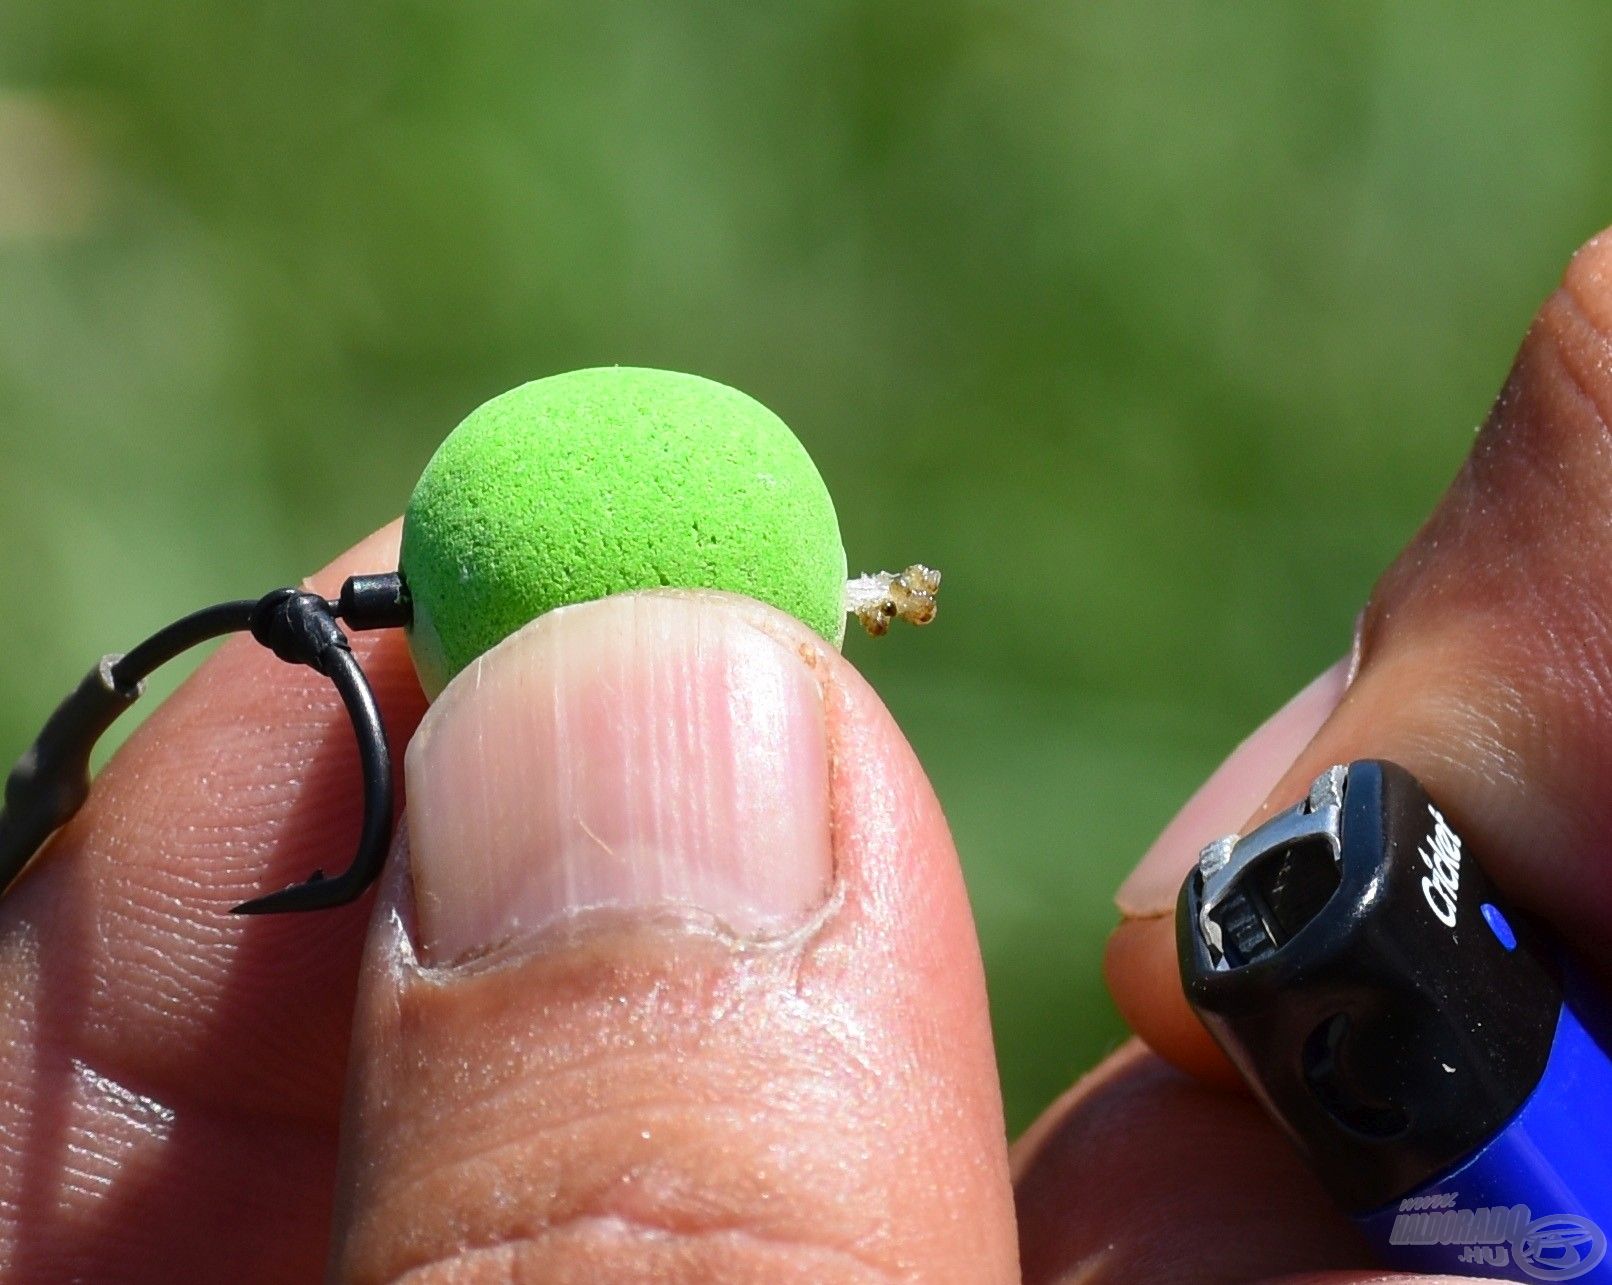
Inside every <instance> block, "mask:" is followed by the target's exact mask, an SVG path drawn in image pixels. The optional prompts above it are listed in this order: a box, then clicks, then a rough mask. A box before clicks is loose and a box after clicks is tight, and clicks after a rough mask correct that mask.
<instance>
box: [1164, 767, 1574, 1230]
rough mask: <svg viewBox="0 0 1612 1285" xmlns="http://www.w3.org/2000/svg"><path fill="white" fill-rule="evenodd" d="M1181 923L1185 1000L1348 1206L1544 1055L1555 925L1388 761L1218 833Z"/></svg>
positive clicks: (1472, 1128)
mask: <svg viewBox="0 0 1612 1285" xmlns="http://www.w3.org/2000/svg"><path fill="white" fill-rule="evenodd" d="M1176 928H1177V943H1178V948H1179V955H1180V960H1181V975H1182V982H1183V984H1184V986H1185V988H1186V993H1187V998H1188V1001H1189V1002H1190V1003H1191V1004H1192V1006H1193V1008H1194V1009H1195V1010H1196V1011H1197V1013H1198V1015H1199V1017H1200V1018H1201V1019H1202V1020H1203V1022H1204V1024H1205V1025H1206V1026H1207V1027H1208V1028H1209V1031H1210V1033H1211V1034H1212V1035H1213V1036H1214V1037H1215V1040H1216V1041H1217V1042H1218V1043H1219V1044H1220V1046H1221V1047H1222V1048H1223V1049H1224V1050H1225V1051H1226V1053H1227V1054H1228V1055H1229V1056H1230V1057H1231V1059H1232V1060H1233V1061H1234V1062H1235V1063H1236V1064H1237V1066H1238V1069H1239V1070H1240V1071H1241V1072H1242V1074H1243V1075H1244V1077H1245V1078H1246V1079H1247V1080H1248V1081H1249V1083H1250V1084H1251V1085H1252V1086H1253V1087H1254V1088H1255V1090H1256V1092H1258V1093H1259V1094H1260V1095H1261V1096H1262V1097H1263V1098H1264V1099H1265V1102H1266V1105H1267V1107H1268V1108H1269V1109H1270V1110H1271V1111H1272V1113H1273V1114H1274V1115H1275V1116H1276V1118H1277V1119H1278V1120H1279V1121H1280V1122H1281V1123H1282V1124H1283V1125H1284V1127H1285V1128H1286V1129H1287V1131H1288V1132H1289V1133H1290V1134H1291V1135H1292V1137H1293V1139H1294V1141H1295V1142H1296V1143H1297V1144H1298V1146H1299V1148H1300V1150H1301V1151H1303V1152H1304V1153H1305V1155H1306V1157H1307V1158H1308V1159H1309V1161H1310V1163H1311V1165H1312V1166H1313V1167H1314V1168H1315V1170H1316V1172H1317V1173H1318V1174H1319V1175H1320V1176H1321V1178H1322V1180H1323V1181H1324V1182H1325V1183H1326V1185H1327V1187H1328V1188H1329V1190H1330V1191H1331V1192H1332V1194H1333V1196H1334V1197H1335V1198H1336V1199H1337V1200H1338V1201H1339V1202H1340V1203H1341V1204H1342V1205H1343V1206H1344V1207H1345V1208H1346V1209H1349V1210H1353V1211H1365V1210H1371V1209H1375V1208H1377V1207H1379V1206H1383V1205H1385V1204H1387V1203H1388V1202H1390V1201H1392V1200H1395V1199H1397V1198H1399V1197H1400V1196H1402V1195H1404V1194H1405V1193H1407V1192H1410V1191H1412V1190H1413V1189H1415V1188H1417V1187H1418V1186H1420V1185H1421V1184H1422V1183H1423V1182H1425V1181H1426V1180H1428V1179H1429V1178H1431V1177H1433V1176H1434V1175H1436V1174H1438V1173H1440V1172H1441V1171H1443V1170H1445V1169H1446V1168H1448V1167H1449V1166H1450V1165H1451V1164H1452V1163H1453V1162H1455V1161H1457V1160H1459V1159H1461V1158H1462V1157H1464V1156H1466V1155H1468V1154H1469V1153H1470V1152H1471V1151H1472V1150H1473V1149H1474V1148H1475V1147H1477V1146H1479V1145H1481V1144H1482V1143H1483V1142H1485V1141H1486V1140H1487V1139H1488V1138H1490V1137H1491V1136H1492V1135H1493V1134H1494V1133H1495V1131H1496V1130H1497V1129H1498V1128H1500V1127H1501V1126H1502V1125H1503V1124H1504V1123H1505V1122H1506V1121H1507V1120H1508V1119H1509V1118H1510V1117H1511V1116H1512V1115H1513V1114H1514V1113H1515V1112H1516V1111H1517V1110H1518V1108H1519V1107H1520V1106H1521V1105H1522V1103H1523V1102H1524V1101H1525V1100H1526V1099H1527V1098H1528V1096H1529V1094H1530V1093H1531V1092H1532V1091H1533V1089H1534V1087H1535V1085H1536V1084H1537V1083H1538V1082H1539V1079H1540V1076H1541V1074H1542V1073H1543V1071H1544V1068H1545V1065H1546V1063H1547V1061H1548V1060H1549V1057H1550V1053H1551V1042H1552V1038H1553V1036H1554V1034H1555V1030H1556V1020H1557V1014H1558V1011H1559V1010H1560V1008H1561V999H1562V994H1561V984H1560V980H1559V977H1558V974H1557V971H1556V967H1555V964H1554V960H1553V955H1552V952H1551V949H1550V947H1549V945H1548V943H1547V942H1546V940H1545V939H1544V938H1543V937H1541V936H1540V935H1539V934H1538V933H1537V931H1536V930H1535V929H1534V928H1532V927H1531V926H1530V925H1529V924H1528V923H1527V922H1526V921H1525V920H1524V919H1522V918H1521V917H1520V916H1518V915H1516V914H1514V913H1513V912H1512V911H1511V910H1510V909H1509V908H1508V907H1506V906H1505V905H1504V904H1503V903H1502V902H1501V901H1500V900H1499V898H1498V896H1497V894H1496V892H1495V890H1494V888H1493V887H1492V885H1490V883H1489V881H1488V879H1487V877H1486V876H1485V875H1484V874H1483V871H1482V869H1481V868H1480V866H1479V865H1478V863H1477V862H1476V861H1475V860H1472V859H1471V857H1470V855H1469V854H1468V853H1467V852H1466V850H1465V845H1464V843H1463V841H1462V839H1461V837H1460V836H1459V835H1458V834H1457V833H1456V831H1455V830H1454V828H1453V827H1451V826H1450V824H1449V823H1448V822H1447V821H1446V820H1445V818H1444V816H1443V815H1442V814H1441V813H1440V811H1439V809H1438V808H1437V807H1436V806H1435V805H1434V803H1433V801H1432V800H1431V799H1430V798H1429V797H1428V795H1427V794H1426V792H1425V791H1423V789H1422V788H1421V786H1420V785H1419V784H1418V783H1417V782H1416V780H1415V778H1414V777H1412V776H1411V775H1410V774H1409V773H1408V772H1406V771H1404V770H1403V769H1402V768H1399V767H1396V766H1394V765H1393V764H1391V763H1385V762H1380V761H1376V760H1369V759H1368V760H1361V761H1359V762H1356V763H1352V764H1350V765H1349V766H1348V767H1347V768H1343V767H1335V768H1332V769H1331V770H1329V771H1328V772H1326V773H1324V774H1323V775H1322V776H1321V777H1320V778H1319V779H1318V780H1317V781H1316V783H1315V785H1314V787H1312V789H1311V791H1310V795H1309V797H1308V798H1307V799H1305V800H1304V801H1303V802H1302V803H1300V804H1298V805H1297V806H1295V807H1293V808H1291V809H1289V810H1288V811H1286V812H1282V813H1280V814H1278V815H1277V816H1275V817H1273V818H1272V819H1271V820H1269V821H1267V822H1266V823H1265V824H1264V825H1262V826H1260V827H1259V828H1258V829H1257V830H1255V831H1253V832H1252V833H1250V834H1248V835H1246V836H1243V837H1242V838H1240V839H1239V838H1237V837H1235V836H1233V837H1231V838H1229V839H1225V840H1221V841H1220V842H1219V843H1216V844H1211V845H1210V846H1209V847H1208V848H1206V849H1205V850H1204V854H1203V858H1202V859H1201V861H1200V865H1199V868H1198V869H1197V870H1196V871H1195V872H1194V873H1193V874H1192V875H1191V876H1190V877H1189V878H1188V879H1187V881H1186V884H1185V886H1184V887H1183V888H1182V892H1181V899H1180V902H1179V906H1178V912H1177V917H1176Z"/></svg>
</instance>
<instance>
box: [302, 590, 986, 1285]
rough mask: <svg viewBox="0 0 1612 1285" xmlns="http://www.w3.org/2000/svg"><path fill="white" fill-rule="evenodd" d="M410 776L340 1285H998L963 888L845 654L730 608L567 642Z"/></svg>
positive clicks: (580, 624)
mask: <svg viewBox="0 0 1612 1285" xmlns="http://www.w3.org/2000/svg"><path fill="white" fill-rule="evenodd" d="M408 776H409V782H410V789H411V803H410V817H409V839H408V845H407V846H408V847H409V852H408V854H407V861H408V864H409V867H410V872H411V875H412V878H408V877H406V876H405V874H404V873H403V872H402V869H401V866H402V863H401V862H400V863H398V870H397V872H396V874H395V878H394V881H393V882H392V883H391V884H390V886H389V896H390V898H391V900H390V901H389V902H388V901H383V905H382V909H381V913H380V914H379V916H378V917H377V921H376V925H375V929H374V933H373V936H372V940H371V943H370V949H369V954H368V956H367V959H366V965H365V969H364V973H363V976H362V981H361V989H360V1001H359V1009H358V1018H357V1023H356V1026H355V1034H354V1065H353V1068H352V1083H351V1088H350V1093H349V1099H348V1108H347V1116H346V1120H345V1123H344V1133H343V1138H344V1153H343V1156H344V1158H343V1164H342V1180H341V1186H342V1191H341V1204H340V1215H339V1219H338V1222H339V1226H338V1229H337V1237H336V1249H335V1259H334V1261H335V1274H336V1275H337V1276H338V1277H339V1278H340V1279H343V1280H350V1281H360V1282H364V1281H382V1280H391V1279H394V1278H397V1277H400V1276H404V1275H405V1274H408V1275H407V1279H409V1280H410V1281H420V1282H425V1281H433V1282H435V1281H470V1280H482V1279H498V1280H504V1279H522V1280H543V1281H554V1282H567V1281H576V1282H583V1281H588V1282H592V1281H606V1280H624V1281H625V1280H657V1281H670V1282H676V1281H705V1280H713V1279H720V1280H735V1281H746V1280H767V1281H779V1280H785V1281H794V1280H800V1281H814V1282H815V1281H839V1280H863V1279H882V1278H884V1277H886V1276H888V1277H897V1276H899V1277H901V1278H903V1279H918V1280H926V1281H949V1280H955V1281H967V1282H970V1283H971V1285H974V1283H978V1282H990V1281H1009V1280H1013V1279H1016V1269H1015V1248H1014V1239H1013V1221H1012V1206H1011V1198H1010V1192H1009V1184H1008V1179H1007V1159H1006V1147H1005V1144H1004V1139H1003V1125H1002V1115H1001V1103H1000V1096H999V1091H998V1088H997V1081H996V1070H995V1063H994V1059H993V1056H992V1050H991V1042H990V1030H989V1023H988V1019H987V1013H986V1006H985V994H984V986H983V982H982V976H981V969H980V960H979V954H978V950H977V947H976V944H975V938H974V933H973V926H972V923H971V920H970V916H969V911H968V905H967V900H966V897H965V894H964V890H963V884H962V880H961V876H960V872H959V869H958V865H957V858H956V854H955V852H954V850H953V847H952V843H951V839H950V837H949V835H948V833H947V830H946V825H945V821H944V819H943V818H942V816H941V813H940V810H939V807H938V805H937V804H936V801H935V798H934V795H933V794H932V792H931V790H930V788H929V785H928V784H927V782H926V781H925V779H924V776H923V773H922V770H921V769H920V768H919V766H918V764H917V762H916V761H915V760H914V758H913V755H912V752H911V750H910V749H909V748H908V747H907V745H906V743H905V741H904V740H903V739H902V737H901V735H900V733H899V732H898V731H897V729H896V728H895V726H894V725H893V723H892V722H891V720H890V718H889V716H888V714H887V713H886V712H885V711H884V709H883V708H882V706H881V705H880V704H879V702H878V700H877V698H876V697H875V696H874V695H873V693H872V691H871V690H870V689H869V688H868V687H867V686H866V685H865V684H864V683H863V682H862V680H861V679H860V678H859V677H858V676H857V675H856V674H855V672H854V671H853V670H852V669H851V668H850V667H849V666H848V665H847V664H846V663H845V661H843V660H842V659H841V658H840V656H839V655H838V653H837V652H835V651H834V650H833V649H831V648H830V647H828V646H826V645H825V644H824V643H823V642H822V641H821V640H820V639H818V638H817V637H816V636H815V635H813V634H811V633H810V632H809V631H808V630H806V629H805V628H804V627H803V626H800V625H798V624H797V623H795V622H794V621H791V620H789V619H788V618H786V617H783V616H781V615H779V614H778V613H776V612H774V611H772V610H771V609H769V608H765V607H762V606H760V605H759V604H756V603H751V602H748V601H747V600H744V599H735V598H731V597H727V596H724V595H714V594H688V593H676V594H649V595H628V596H623V597H619V598H612V599H608V600H605V601H603V602H599V603H592V604H588V605H585V606H578V607H572V608H566V609H563V610H561V611H557V612H554V613H551V614H550V615H548V616H545V617H544V618H542V619H541V620H539V621H537V622H535V623H534V624H532V625H530V626H528V627H527V628H526V629H525V630H524V631H522V632H521V633H519V634H517V635H515V636H514V637H513V638H511V639H509V640H508V641H506V642H505V643H504V644H502V645H501V646H500V647H498V648H497V649H495V650H494V651H492V652H491V653H489V654H488V655H487V656H485V657H484V658H483V659H482V660H481V661H479V662H478V663H477V664H476V665H475V666H474V667H472V669H470V670H468V671H467V672H466V673H464V674H462V675H461V676H460V677H459V678H458V679H457V680H456V681H455V682H454V683H453V684H452V685H451V686H450V687H449V688H448V690H447V691H446V692H445V693H444V694H443V696H442V697H441V698H440V699H439V700H438V702H437V704H436V705H435V706H434V707H433V709H432V711H431V713H430V715H428V717H427V719H426V721H425V723H424V724H423V726H422V728H421V730H420V733H419V735H418V736H417V737H416V739H415V742H414V744H413V746H412V747H411V748H410V751H409V760H408Z"/></svg>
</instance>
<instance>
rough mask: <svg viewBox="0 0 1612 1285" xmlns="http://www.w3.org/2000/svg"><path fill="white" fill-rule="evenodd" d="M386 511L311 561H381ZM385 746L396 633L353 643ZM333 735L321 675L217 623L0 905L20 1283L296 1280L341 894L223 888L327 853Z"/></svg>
mask: <svg viewBox="0 0 1612 1285" xmlns="http://www.w3.org/2000/svg"><path fill="white" fill-rule="evenodd" d="M396 558H397V531H396V528H395V527H393V528H388V529H387V530H385V531H383V532H380V533H378V534H377V535H376V536H374V537H372V538H370V539H369V540H367V541H365V542H364V543H363V544H361V545H359V546H358V547H357V548H356V549H354V550H352V551H351V552H350V553H349V554H347V555H345V556H344V557H343V558H341V559H340V560H338V561H337V563H336V564H334V565H333V566H332V567H331V568H329V569H328V570H327V571H326V572H324V573H322V574H321V575H320V576H319V577H317V578H316V584H317V586H318V587H319V588H320V590H321V591H333V590H334V587H335V586H336V585H337V584H339V583H340V581H341V580H342V579H343V578H344V577H345V576H346V575H348V574H351V573H353V572H358V571H376V570H382V569H385V568H387V567H395V566H396V565H397V562H396ZM354 647H355V651H356V652H357V654H358V656H359V658H360V660H361V662H362V664H363V665H364V668H365V670H366V671H367V673H368V674H369V676H370V678H371V680H372V682H373V683H374V686H375V689H376V694H377V696H378V698H379V700H380V703H381V706H382V709H383V712H384V715H385V718H386V721H387V725H388V728H389V730H390V732H391V734H392V736H393V738H394V740H396V741H397V742H398V743H401V742H402V741H403V739H405V738H406V737H407V736H408V735H409V733H410V731H411V730H412V728H413V725H414V723H415V722H416V721H417V719H418V717H419V712H420V709H421V707H422V704H423V702H422V700H421V697H420V695H419V692H418V687H417V685H416V683H415V681H414V678H413V674H412V671H411V668H410V665H409V661H408V657H407V654H406V651H405V649H404V647H403V644H402V641H401V639H400V638H398V637H396V636H393V635H391V634H380V635H370V636H359V637H357V638H355V640H354ZM357 781H358V763H357V753H356V748H355V746H354V738H353V734H352V731H351V729H350V727H349V725H348V722H347V718H346V715H345V714H344V713H343V711H342V707H341V704H340V701H339V700H338V699H337V697H336V695H335V693H334V692H333V691H332V690H331V689H330V687H329V684H328V683H327V682H326V681H325V680H324V679H322V678H320V677H319V676H317V675H316V674H314V673H313V672H312V671H310V670H306V669H298V668H293V667H291V666H289V665H285V664H283V663H281V662H279V661H277V660H276V659H275V658H274V657H273V656H272V655H270V654H269V653H268V652H266V651H265V650H264V649H262V648H261V647H258V646H257V645H256V644H255V643H252V642H251V641H250V640H247V639H237V640H234V641H231V642H227V643H225V644H224V645H223V647H221V648H220V649H219V651H218V652H217V653H216V654H215V655H214V656H212V657H211V658H210V659H209V660H207V661H206V663H204V664H203V665H202V666H201V668H200V669H199V670H198V672H197V673H196V674H195V675H194V676H193V677H192V678H191V679H190V680H189V681H188V682H187V683H185V684H184V685H183V686H182V687H181V689H180V690H179V691H178V692H177V693H176V694H175V695H174V696H173V697H172V698H171V699H170V700H168V701H167V702H166V703H165V704H164V705H163V706H162V707H160V708H159V709H157V710H155V711H154V712H153V713H152V715H151V717H150V719H149V720H148V721H147V722H146V723H145V724H144V725H143V726H142V727H141V728H140V729H139V730H137V731H136V732H135V733H134V735H133V736H132V737H131V738H130V739H129V741H128V743H127V744H126V745H125V746H124V747H123V749H122V750H121V751H120V752H119V753H118V754H117V755H116V756H115V757H114V758H113V760H112V762H111V763H110V765H109V766H108V767H107V768H106V770H105V771H104V772H103V773H102V774H101V776H100V778H99V779H98V780H97V782H96V784H95V788H94V790H93V792H92V794H91V796H90V799H89V802H88V803H87V805H86V806H85V808H84V809H83V811H82V812H81V813H80V814H79V816H78V817H77V818H76V819H75V820H74V821H73V822H72V823H71V824H70V825H68V826H67V827H65V828H64V829H63V831H62V832H61V833H60V834H59V835H58V836H57V837H56V838H55V840H54V841H53V842H52V844H51V845H50V846H49V848H48V850H47V851H46V852H44V853H43V854H42V855H41V856H40V857H39V858H38V859H37V860H36V861H35V863H34V865H33V866H31V867H30V869H29V870H28V872H27V873H26V874H25V875H24V877H23V878H22V880H21V881H20V882H19V883H18V884H17V885H16V886H15V887H14V888H13V889H12V890H11V891H10V892H9V893H8V894H7V896H6V897H5V898H4V899H3V900H0V995H3V996H4V999H3V1004H0V1260H3V1261H5V1262H6V1263H7V1264H9V1265H10V1266H11V1267H12V1269H13V1270H14V1271H15V1272H16V1274H17V1277H18V1278H19V1279H26V1280H29V1281H52V1280H68V1279H77V1280H107V1279H118V1280H139V1279H151V1280H164V1281H171V1280H176V1279H182V1280H198V1281H199V1280H212V1279H226V1280H231V1281H250V1280H274V1281H283V1280H288V1279H305V1278H306V1277H307V1276H308V1274H309V1273H310V1272H313V1273H316V1272H317V1271H318V1269H319V1264H320V1262H321V1260H322V1257H323V1252H324V1248H325V1246H326V1245H327V1244H328V1223H329V1213H328V1200H329V1193H330V1190H331V1186H332V1178H333V1172H334V1158H335V1128H336V1123H337V1120H338V1116H339V1104H340V1095H341V1085H342V1079H343V1074H344V1067H345V1059H346V1046H347V1038H348V1031H349V1023H350V1006H351V999H352V994H353V989H354V979H355V977H356V974H357V964H358V958H359V953H360V948H361V943H362V938H363V931H364V915H365V910H364V908H363V907H358V908H354V909H349V910H345V911H338V912H331V913H324V914H316V915H293V916H289V917H286V918H272V917H270V918H264V919H246V918H242V917H239V916H231V915H230V914H229V913H228V911H229V908H230V907H231V906H232V905H234V904H236V903H237V902H239V901H241V900H243V899H245V898H247V897H249V896H251V895H253V894H256V893H259V892H264V891H267V890H270V889H272V888H275V887H278V886H282V885H284V884H286V883H288V882H291V881H292V880H294V879H301V878H304V877H306V876H307V875H308V873H309V872H310V871H311V870H313V869H314V868H316V867H319V866H324V867H327V868H328V867H334V866H339V865H340V864H341V863H342V862H343V861H344V860H345V859H346V856H347V853H348V845H350V844H352V843H354V842H355V841H356V836H357V833H358V816H359V811H360V805H361V801H360V797H359V791H358V788H357Z"/></svg>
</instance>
